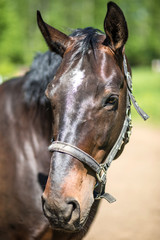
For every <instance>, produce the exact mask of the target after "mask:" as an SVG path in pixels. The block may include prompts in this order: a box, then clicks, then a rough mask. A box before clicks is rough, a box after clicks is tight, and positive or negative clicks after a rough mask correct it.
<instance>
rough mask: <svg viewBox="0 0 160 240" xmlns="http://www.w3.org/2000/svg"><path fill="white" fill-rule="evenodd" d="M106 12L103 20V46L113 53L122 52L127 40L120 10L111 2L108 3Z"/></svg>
mask: <svg viewBox="0 0 160 240" xmlns="http://www.w3.org/2000/svg"><path fill="white" fill-rule="evenodd" d="M107 6H108V11H107V14H106V17H105V20H104V30H105V33H106V39H105V41H104V44H106V45H109V46H110V47H111V48H112V49H113V50H114V51H116V50H122V49H123V47H124V45H125V43H126V41H127V39H128V28H127V23H126V20H125V17H124V15H123V12H122V10H121V9H120V8H119V7H118V6H117V4H115V3H113V2H109V3H108V5H107Z"/></svg>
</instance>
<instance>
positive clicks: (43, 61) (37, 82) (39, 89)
mask: <svg viewBox="0 0 160 240" xmlns="http://www.w3.org/2000/svg"><path fill="white" fill-rule="evenodd" d="M60 63H61V57H60V56H59V55H57V54H56V53H53V52H50V51H47V52H46V53H43V54H42V53H38V54H37V55H36V57H35V58H34V61H33V63H32V65H31V68H30V71H29V72H27V73H26V75H25V78H26V81H25V82H24V84H23V89H24V96H25V102H26V103H27V104H31V103H38V104H39V105H45V103H46V102H47V98H46V96H45V94H44V91H45V89H46V87H47V85H48V83H49V82H50V81H51V80H52V79H53V77H54V75H55V74H56V71H57V69H58V67H59V65H60Z"/></svg>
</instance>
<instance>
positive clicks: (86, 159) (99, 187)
mask: <svg viewBox="0 0 160 240" xmlns="http://www.w3.org/2000/svg"><path fill="white" fill-rule="evenodd" d="M123 68H124V75H125V79H126V82H127V103H126V116H125V120H124V123H123V127H122V130H121V132H120V134H119V137H118V139H117V141H116V142H115V144H114V146H113V147H112V149H111V151H110V152H109V154H108V156H107V158H106V159H105V161H104V162H103V163H101V164H99V163H98V162H97V161H96V160H95V159H94V158H93V157H91V156H90V155H89V154H87V153H86V152H84V151H82V150H81V149H80V148H78V147H76V146H74V145H71V144H69V143H66V142H61V141H53V142H52V143H51V145H50V146H49V148H48V149H49V151H51V152H60V153H64V154H67V155H70V156H72V157H74V158H76V159H78V160H79V161H80V162H82V163H84V164H86V165H87V166H88V167H89V168H90V169H92V170H93V172H95V175H96V179H97V182H96V185H95V188H94V198H95V200H97V199H102V198H105V199H106V200H107V201H108V202H109V203H112V202H114V201H116V199H115V198H114V197H113V196H112V195H110V194H109V193H105V185H106V182H107V178H106V175H107V170H108V168H109V167H110V165H111V162H112V161H113V160H114V158H115V156H116V155H117V153H118V152H119V151H120V150H121V147H122V145H123V144H126V143H127V142H128V141H129V138H130V135H131V128H132V124H131V111H130V108H131V101H132V103H133V105H134V107H135V109H136V111H137V112H138V113H139V115H140V116H141V117H142V118H143V119H144V120H147V119H148V118H149V116H148V115H147V114H146V113H145V112H144V111H143V110H142V109H141V108H140V107H139V105H138V104H137V102H136V100H135V98H134V96H133V94H132V78H131V75H130V73H129V71H128V67H127V62H126V57H125V55H124V56H123ZM130 100H131V101H130Z"/></svg>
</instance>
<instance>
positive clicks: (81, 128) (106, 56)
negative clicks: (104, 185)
mask: <svg viewBox="0 0 160 240" xmlns="http://www.w3.org/2000/svg"><path fill="white" fill-rule="evenodd" d="M38 25H39V27H40V30H41V32H42V34H43V36H44V38H45V40H46V42H47V44H48V46H49V48H50V50H51V51H54V52H56V53H58V54H59V55H61V56H62V62H61V65H60V67H59V69H58V71H57V73H56V75H55V77H54V79H53V80H52V81H51V82H50V83H49V85H48V87H47V89H46V96H47V97H48V99H49V100H50V102H51V106H52V112H53V139H54V141H58V142H63V143H67V144H70V145H72V146H75V147H76V148H78V149H81V150H82V151H83V152H85V153H87V154H88V155H89V156H91V157H92V158H94V160H95V161H96V162H97V163H98V164H101V163H103V162H104V160H105V158H106V157H107V156H108V154H109V152H110V151H111V149H112V147H113V146H114V144H115V142H116V140H117V138H118V136H119V134H120V132H121V129H122V127H123V123H124V120H125V116H126V105H127V104H126V102H127V83H126V81H125V74H124V69H123V56H124V46H125V43H126V41H127V38H128V30H127V24H126V20H125V17H124V15H123V13H122V11H121V9H120V8H119V7H118V6H117V5H116V4H114V3H112V2H110V3H108V11H107V14H106V17H105V19H104V31H105V34H103V33H102V32H100V31H98V30H95V29H93V28H86V29H77V30H76V31H74V32H73V34H71V35H70V36H67V35H65V34H64V33H62V32H60V31H58V30H57V29H55V28H53V27H51V26H50V25H48V24H46V23H45V22H44V21H43V19H42V17H41V15H40V13H39V12H38ZM123 145H125V142H124V143H123ZM122 149H123V147H122V148H121V150H120V151H119V152H118V154H116V156H115V158H116V157H117V156H118V155H120V153H121V152H122ZM96 182H97V179H96V176H95V173H94V172H93V170H92V169H91V168H90V167H89V166H88V165H87V164H85V163H84V162H82V161H79V160H78V159H77V158H76V157H75V156H74V155H73V156H72V154H66V153H63V152H60V151H53V154H52V157H51V164H50V171H49V176H48V181H47V184H46V187H45V191H44V193H43V196H42V202H43V209H44V213H45V215H46V217H47V218H48V219H49V221H50V223H51V225H52V226H53V227H54V228H55V229H63V230H66V231H72V232H74V231H78V230H80V229H81V228H83V226H84V225H85V223H86V221H87V219H88V216H89V214H90V210H91V206H92V205H93V202H94V201H95V199H94V189H95V184H96Z"/></svg>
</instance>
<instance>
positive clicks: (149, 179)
mask: <svg viewBox="0 0 160 240" xmlns="http://www.w3.org/2000/svg"><path fill="white" fill-rule="evenodd" d="M144 125H146V126H145V127H144ZM144 125H143V126H134V129H133V133H132V136H131V140H130V143H129V144H128V145H127V146H126V148H125V150H124V152H123V154H122V155H121V157H120V158H119V159H118V160H117V161H114V162H113V163H112V165H111V168H110V169H109V172H108V186H107V188H108V192H109V193H111V194H112V195H113V196H114V197H116V198H117V202H116V203H113V204H109V203H107V202H106V201H105V200H102V203H101V206H100V209H99V212H98V214H97V217H96V219H95V221H94V223H93V225H92V227H91V229H90V231H89V233H88V235H87V236H86V237H85V240H160V128H159V129H154V128H151V127H148V126H147V123H144Z"/></svg>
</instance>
